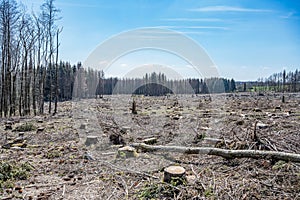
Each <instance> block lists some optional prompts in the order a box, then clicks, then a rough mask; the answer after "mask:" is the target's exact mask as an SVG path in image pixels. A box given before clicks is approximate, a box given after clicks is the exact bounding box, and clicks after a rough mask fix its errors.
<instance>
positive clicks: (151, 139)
mask: <svg viewBox="0 0 300 200" xmlns="http://www.w3.org/2000/svg"><path fill="white" fill-rule="evenodd" d="M143 142H144V143H145V144H149V145H151V144H155V143H157V138H155V137H153V138H148V139H144V140H143Z"/></svg>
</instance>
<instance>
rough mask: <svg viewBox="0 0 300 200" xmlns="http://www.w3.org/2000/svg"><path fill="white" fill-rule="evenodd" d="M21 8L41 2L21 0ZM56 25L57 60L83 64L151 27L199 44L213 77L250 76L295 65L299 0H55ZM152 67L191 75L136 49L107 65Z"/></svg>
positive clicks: (123, 69)
mask: <svg viewBox="0 0 300 200" xmlns="http://www.w3.org/2000/svg"><path fill="white" fill-rule="evenodd" d="M23 2H24V3H25V4H26V5H27V7H28V9H31V7H34V9H36V8H38V6H39V5H40V4H41V1H37V0H36V1H35V0H31V1H29V0H24V1H23ZM55 3H56V6H57V7H58V8H60V9H61V13H60V15H61V16H62V19H61V20H60V22H59V24H60V25H61V26H63V27H64V29H63V33H62V34H61V47H60V59H62V60H65V61H70V62H71V63H72V64H75V63H77V62H78V61H81V62H84V61H85V60H86V59H87V57H88V56H89V55H90V53H91V52H92V51H93V50H94V49H96V47H97V46H98V45H99V44H101V43H102V42H104V41H105V40H107V39H108V38H110V37H112V36H113V35H116V34H119V33H121V32H124V31H128V30H132V29H137V28H143V27H159V28H166V29H170V30H174V31H178V32H180V33H182V34H184V35H186V36H187V37H189V38H191V39H193V40H194V41H195V42H197V43H198V44H199V45H200V46H202V47H203V48H204V49H205V51H206V52H207V54H208V55H209V57H210V58H211V59H212V61H213V62H214V63H215V65H216V66H217V69H218V72H219V74H220V76H223V77H227V78H234V79H236V80H256V79H257V78H259V77H267V76H269V75H271V74H272V73H274V72H279V71H281V70H283V69H286V70H295V69H296V68H298V69H299V68H300V1H296V0H287V1H279V0H241V1H236V0H227V1H224V0H222V1H221V0H205V1H204V0H161V1H155V0H112V1H108V0H105V1H104V0H85V1H83V0H56V1H55ZM149 64H159V65H166V66H171V67H173V68H174V69H175V70H176V71H177V72H178V73H180V74H182V76H193V75H194V74H195V73H194V72H193V70H190V67H189V65H188V63H186V62H185V61H183V60H180V59H178V58H174V55H170V54H166V53H165V52H164V53H162V52H159V51H156V52H154V51H144V52H139V53H132V54H130V55H126V56H123V57H121V58H120V59H119V60H116V62H115V63H113V65H112V67H111V68H110V69H109V70H107V74H108V75H114V76H123V75H124V74H126V73H128V72H130V70H132V69H133V68H134V67H140V66H144V65H149Z"/></svg>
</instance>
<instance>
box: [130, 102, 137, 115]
mask: <svg viewBox="0 0 300 200" xmlns="http://www.w3.org/2000/svg"><path fill="white" fill-rule="evenodd" d="M131 111H132V114H137V111H136V102H135V100H133V102H132V108H131Z"/></svg>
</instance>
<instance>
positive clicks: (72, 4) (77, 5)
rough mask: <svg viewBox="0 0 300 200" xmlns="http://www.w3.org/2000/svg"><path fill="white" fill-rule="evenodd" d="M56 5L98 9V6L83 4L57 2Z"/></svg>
mask: <svg viewBox="0 0 300 200" xmlns="http://www.w3.org/2000/svg"><path fill="white" fill-rule="evenodd" d="M56 5H58V6H63V7H80V8H99V6H98V5H93V4H88V3H86V4H84V3H66V2H57V3H56Z"/></svg>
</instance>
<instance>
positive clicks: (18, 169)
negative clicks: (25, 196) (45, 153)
mask: <svg viewBox="0 0 300 200" xmlns="http://www.w3.org/2000/svg"><path fill="white" fill-rule="evenodd" d="M31 170H33V167H32V165H31V164H30V163H29V162H25V163H21V164H16V163H14V162H5V161H1V162H0V190H1V189H2V188H11V187H13V185H14V181H15V180H25V179H27V178H28V177H29V176H30V173H29V172H30V171H31Z"/></svg>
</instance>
